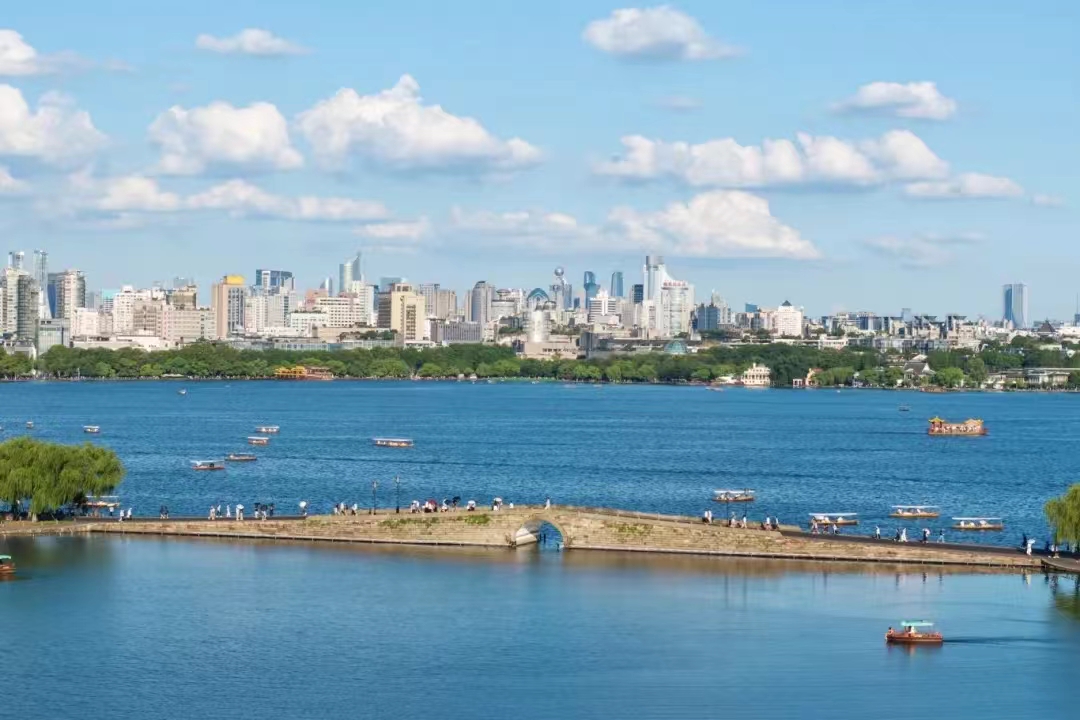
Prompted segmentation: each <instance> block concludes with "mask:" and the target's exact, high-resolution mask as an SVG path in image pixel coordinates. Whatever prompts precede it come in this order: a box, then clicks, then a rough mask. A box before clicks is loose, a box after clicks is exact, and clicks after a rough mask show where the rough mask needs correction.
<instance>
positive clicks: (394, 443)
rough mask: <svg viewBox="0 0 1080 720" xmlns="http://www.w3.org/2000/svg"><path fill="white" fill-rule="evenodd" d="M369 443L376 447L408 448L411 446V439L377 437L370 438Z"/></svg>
mask: <svg viewBox="0 0 1080 720" xmlns="http://www.w3.org/2000/svg"><path fill="white" fill-rule="evenodd" d="M371 441H372V442H373V443H375V445H376V447H392V448H410V447H412V446H413V441H412V438H388V437H377V438H372V439H371Z"/></svg>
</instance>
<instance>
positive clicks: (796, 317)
mask: <svg viewBox="0 0 1080 720" xmlns="http://www.w3.org/2000/svg"><path fill="white" fill-rule="evenodd" d="M772 320H773V322H772V328H770V330H771V331H772V333H773V334H774V335H779V336H780V337H802V334H803V310H802V308H797V307H795V306H793V305H792V304H791V303H789V302H788V301H786V300H785V301H784V304H783V305H781V306H780V307H778V308H776V310H775V311H774V312H773V318H772Z"/></svg>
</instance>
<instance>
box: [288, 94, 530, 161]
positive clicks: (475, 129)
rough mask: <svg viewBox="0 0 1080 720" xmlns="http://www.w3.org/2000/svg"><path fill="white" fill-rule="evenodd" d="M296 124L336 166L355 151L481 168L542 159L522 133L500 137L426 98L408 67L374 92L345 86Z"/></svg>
mask: <svg viewBox="0 0 1080 720" xmlns="http://www.w3.org/2000/svg"><path fill="white" fill-rule="evenodd" d="M297 127H298V128H299V129H300V132H301V133H302V134H303V135H304V137H305V138H307V141H308V142H309V143H310V144H311V146H312V148H313V149H314V150H315V154H316V156H317V157H318V158H319V160H320V161H321V162H322V163H323V164H324V165H325V166H328V167H330V168H336V169H342V168H345V167H347V166H348V163H349V159H350V158H351V157H353V156H355V157H357V158H359V159H361V160H365V161H368V162H370V163H372V164H375V165H380V166H383V167H386V168H390V169H395V170H451V171H459V172H481V173H491V172H496V173H497V172H507V171H513V170H518V169H521V168H526V167H529V166H532V165H535V164H537V163H538V162H539V161H540V151H539V150H538V149H537V148H535V147H533V146H532V145H530V144H529V143H527V142H525V141H524V140H522V139H520V138H510V139H509V140H502V139H500V138H498V137H496V136H495V135H492V134H491V133H490V132H489V131H488V130H487V129H486V128H484V126H483V125H481V124H480V123H479V122H478V121H477V120H475V119H473V118H469V117H459V116H457V115H453V114H451V113H449V112H447V111H446V110H444V109H443V108H442V107H440V106H439V105H425V104H424V103H423V101H422V98H421V97H420V86H419V85H418V84H417V82H416V80H414V79H413V78H412V77H411V76H409V75H403V76H402V77H401V79H400V80H398V82H397V84H396V85H394V87H392V88H390V89H389V90H383V91H381V92H379V93H377V94H375V95H360V94H359V93H357V92H356V91H355V90H353V89H351V88H343V89H341V90H339V91H338V92H337V93H336V94H335V95H334V96H333V97H330V98H328V99H326V100H323V101H321V102H319V103H318V104H317V105H315V106H314V107H313V108H311V109H310V110H307V111H305V112H303V113H301V114H300V115H299V117H298V118H297Z"/></svg>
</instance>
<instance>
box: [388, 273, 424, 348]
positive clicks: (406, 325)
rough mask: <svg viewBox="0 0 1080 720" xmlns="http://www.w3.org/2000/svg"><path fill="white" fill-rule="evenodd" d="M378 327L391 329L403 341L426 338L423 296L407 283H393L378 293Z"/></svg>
mask: <svg viewBox="0 0 1080 720" xmlns="http://www.w3.org/2000/svg"><path fill="white" fill-rule="evenodd" d="M379 327H381V328H386V329H388V330H393V331H395V332H396V333H397V335H398V338H400V339H401V340H402V341H403V342H414V341H417V340H426V339H427V338H428V335H429V323H428V322H427V311H426V309H425V308H424V296H423V295H421V294H420V293H418V292H416V291H415V290H414V289H413V286H412V285H410V284H408V283H394V284H392V285H390V287H389V289H388V290H387V291H385V292H380V293H379Z"/></svg>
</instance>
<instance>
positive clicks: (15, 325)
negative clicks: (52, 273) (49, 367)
mask: <svg viewBox="0 0 1080 720" xmlns="http://www.w3.org/2000/svg"><path fill="white" fill-rule="evenodd" d="M16 255H17V256H18V257H17V258H16V257H10V258H9V262H10V264H9V266H8V267H6V268H4V272H3V275H2V277H0V280H2V282H0V285H2V288H3V289H2V292H0V333H7V334H10V335H14V336H15V338H16V339H17V340H23V341H26V342H33V341H34V339H35V338H36V336H37V321H38V303H39V301H38V295H39V293H38V288H37V281H36V280H35V279H34V277H33V276H32V275H31V274H30V273H28V272H26V271H25V270H23V269H22V253H12V256H16Z"/></svg>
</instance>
